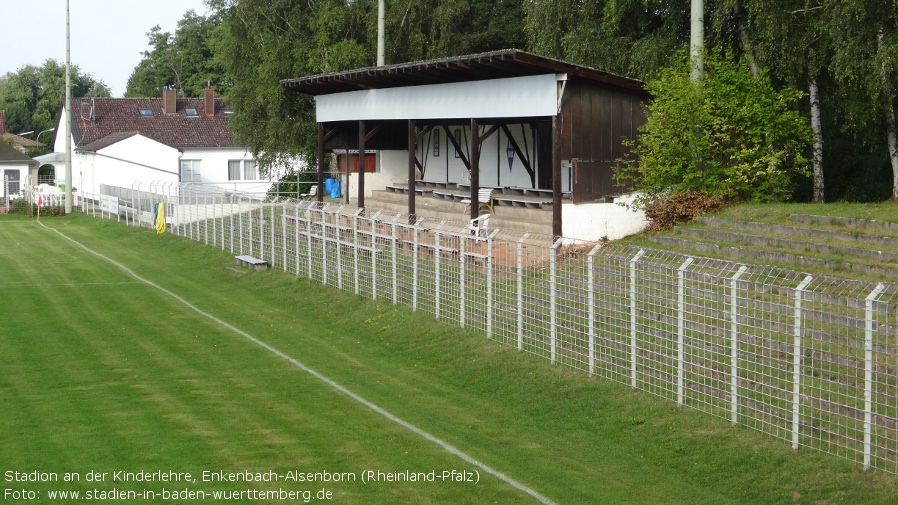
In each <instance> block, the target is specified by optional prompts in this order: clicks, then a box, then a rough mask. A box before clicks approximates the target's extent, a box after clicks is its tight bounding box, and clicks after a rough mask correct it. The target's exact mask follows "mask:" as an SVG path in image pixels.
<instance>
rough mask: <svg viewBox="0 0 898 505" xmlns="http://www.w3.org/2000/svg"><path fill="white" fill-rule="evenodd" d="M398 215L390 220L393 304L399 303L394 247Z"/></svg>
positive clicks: (396, 242)
mask: <svg viewBox="0 0 898 505" xmlns="http://www.w3.org/2000/svg"><path fill="white" fill-rule="evenodd" d="M398 217H399V215H396V216H394V217H393V220H392V221H391V222H390V237H391V239H390V244H391V245H390V254H391V256H392V260H393V305H396V304H398V303H399V265H398V263H397V262H398V259H397V258H396V249H398V246H399V237H398V236H397V235H396V219H397V218H398Z"/></svg>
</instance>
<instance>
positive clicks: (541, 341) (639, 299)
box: [84, 185, 898, 474]
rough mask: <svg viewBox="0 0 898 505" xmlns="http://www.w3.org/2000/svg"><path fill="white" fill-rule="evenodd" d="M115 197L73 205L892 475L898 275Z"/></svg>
mask: <svg viewBox="0 0 898 505" xmlns="http://www.w3.org/2000/svg"><path fill="white" fill-rule="evenodd" d="M109 193H110V195H108V196H107V197H105V199H104V202H106V204H105V206H101V205H94V204H92V203H95V202H97V201H99V200H101V198H100V197H97V198H96V199H91V198H87V199H86V201H85V205H84V210H85V211H86V212H91V213H93V214H95V215H97V216H103V217H112V218H116V219H119V220H121V221H125V222H127V223H128V224H131V225H135V226H152V220H151V219H148V218H147V217H146V215H145V213H146V210H145V209H151V208H152V207H153V203H154V202H164V203H165V204H166V208H167V211H166V212H167V215H168V221H169V230H170V231H171V232H172V233H175V234H177V235H180V236H184V237H187V238H190V239H192V240H197V241H201V242H203V243H205V244H208V245H209V246H213V247H218V248H221V249H223V250H226V251H228V252H230V253H232V254H235V255H246V256H252V257H255V258H258V259H262V260H264V261H266V262H268V263H269V264H270V265H271V266H272V267H273V268H277V269H281V270H284V271H286V272H290V273H292V274H294V275H297V276H303V277H307V278H309V279H312V280H314V281H316V282H320V283H322V284H325V285H328V286H333V287H335V288H338V289H343V290H347V291H350V292H354V293H356V294H358V295H361V296H365V297H369V298H373V299H380V300H387V301H390V302H391V303H394V304H401V305H404V306H407V307H409V308H411V309H412V310H415V311H419V312H424V313H427V314H430V315H432V316H433V317H434V318H435V319H437V320H440V321H443V322H446V323H449V324H456V325H459V326H461V327H464V328H468V329H471V330H474V331H478V332H482V333H484V334H485V335H486V336H488V337H489V338H491V339H493V340H496V341H497V342H501V343H503V344H506V345H511V346H515V347H517V349H519V350H521V351H525V352H529V353H532V354H534V355H537V356H540V357H542V358H545V359H547V360H549V361H551V362H552V363H558V364H560V365H564V366H568V367H571V368H574V369H577V370H582V371H584V372H586V373H588V374H590V375H595V376H598V377H601V378H604V379H608V380H613V381H617V382H620V383H624V384H628V385H630V386H632V387H634V388H637V389H639V390H642V391H645V392H647V393H649V394H651V395H655V396H657V397H660V398H664V399H666V400H670V401H674V402H677V404H679V405H684V406H688V407H690V408H694V409H698V410H701V411H703V412H707V413H709V414H712V415H715V416H719V417H723V418H725V419H728V420H730V421H731V422H732V423H734V424H741V425H744V426H748V427H750V428H753V429H756V430H758V431H761V432H763V433H766V434H768V435H771V436H773V437H776V438H779V439H782V440H784V441H786V442H788V443H790V444H791V445H792V447H793V448H796V449H797V448H799V447H807V448H811V449H815V450H819V451H822V452H825V453H829V454H832V455H835V456H838V457H841V458H845V459H847V460H850V461H854V462H857V463H858V464H861V465H863V466H864V468H877V469H879V470H881V471H885V472H888V473H893V474H898V303H896V302H898V286H891V285H885V284H871V283H865V282H856V281H848V280H841V279H834V278H824V277H819V278H815V277H810V276H807V275H805V274H800V273H797V272H792V271H786V270H780V269H774V268H769V267H759V266H752V265H743V264H735V263H731V262H727V261H721V260H713V259H707V258H695V257H689V256H684V255H680V254H674V253H670V252H664V251H654V250H638V249H634V248H631V247H619V246H611V245H607V246H603V245H602V244H591V243H590V244H587V243H580V242H577V241H575V240H566V239H560V240H553V239H552V237H547V236H540V235H535V234H529V233H520V232H516V231H512V230H507V229H493V228H490V227H489V226H488V223H486V224H482V225H481V226H478V227H476V228H475V227H473V226H472V224H471V223H469V222H466V221H450V220H433V219H425V218H413V217H410V216H408V215H405V214H390V213H385V212H379V211H374V210H371V209H359V208H356V207H352V206H347V205H333V204H319V203H317V202H310V201H296V200H290V199H280V198H274V199H268V201H266V199H264V198H260V197H250V196H245V195H239V194H229V193H224V192H218V193H215V192H211V191H208V190H203V191H197V188H192V187H190V186H189V185H186V186H185V185H182V186H174V185H173V186H166V187H154V188H153V191H149V192H146V191H140V189H139V188H130V189H129V188H117V189H115V190H114V191H109ZM109 196H114V197H116V198H118V199H119V200H118V203H119V205H120V206H119V207H118V208H117V210H115V209H116V207H114V206H111V205H110V204H109V201H108V197H109Z"/></svg>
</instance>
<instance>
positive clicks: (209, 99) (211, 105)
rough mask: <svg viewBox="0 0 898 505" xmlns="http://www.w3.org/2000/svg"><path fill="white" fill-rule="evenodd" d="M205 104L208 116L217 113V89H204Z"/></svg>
mask: <svg viewBox="0 0 898 505" xmlns="http://www.w3.org/2000/svg"><path fill="white" fill-rule="evenodd" d="M203 106H204V107H205V109H206V117H212V116H214V115H215V90H213V89H211V88H206V89H204V90H203Z"/></svg>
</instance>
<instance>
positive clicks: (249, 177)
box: [243, 160, 258, 181]
mask: <svg viewBox="0 0 898 505" xmlns="http://www.w3.org/2000/svg"><path fill="white" fill-rule="evenodd" d="M243 179H244V180H246V181H254V180H256V179H258V177H257V176H256V160H244V161H243Z"/></svg>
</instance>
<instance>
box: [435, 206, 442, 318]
mask: <svg viewBox="0 0 898 505" xmlns="http://www.w3.org/2000/svg"><path fill="white" fill-rule="evenodd" d="M444 223H445V221H440V224H438V225H437V228H436V230H434V232H433V244H434V247H433V260H434V261H433V270H434V277H435V278H434V290H433V291H434V293H433V306H434V309H433V312H434V317H435V318H436V319H439V318H440V256H442V254H440V228H442V227H443V224H444Z"/></svg>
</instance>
